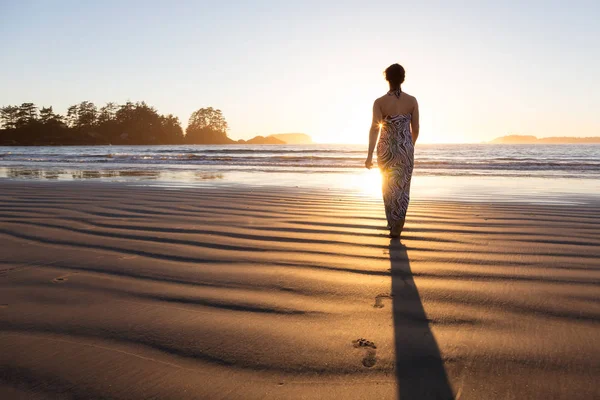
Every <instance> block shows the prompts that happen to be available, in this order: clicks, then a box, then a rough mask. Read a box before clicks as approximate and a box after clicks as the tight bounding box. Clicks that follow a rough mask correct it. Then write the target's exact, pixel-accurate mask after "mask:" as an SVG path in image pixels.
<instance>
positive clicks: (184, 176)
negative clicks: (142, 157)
mask: <svg viewBox="0 0 600 400" xmlns="http://www.w3.org/2000/svg"><path fill="white" fill-rule="evenodd" d="M2 177H6V178H10V179H36V180H46V179H47V180H87V179H93V180H97V179H100V180H102V179H104V180H108V181H111V180H119V178H125V179H133V180H135V181H138V180H139V181H144V180H165V181H169V180H173V179H174V178H178V179H177V180H184V181H190V182H194V181H207V180H217V179H224V178H225V176H224V174H222V173H212V172H203V171H176V172H173V171H150V170H129V169H124V170H111V169H99V170H81V169H71V170H64V169H44V168H24V167H13V168H0V178H2Z"/></svg>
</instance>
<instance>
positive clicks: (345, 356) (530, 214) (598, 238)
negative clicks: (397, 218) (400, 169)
mask: <svg viewBox="0 0 600 400" xmlns="http://www.w3.org/2000/svg"><path fill="white" fill-rule="evenodd" d="M0 188H1V190H0V243H1V249H2V251H1V252H0V397H1V398H3V399H20V398H22V399H56V398H86V399H96V398H114V399H150V398H157V399H202V398H206V399H219V398H222V399H296V398H298V399H300V398H302V399H322V398H340V399H366V398H377V399H394V398H400V399H413V398H423V399H437V398H456V399H574V398H577V399H594V398H598V397H600V384H599V383H598V380H597V377H598V376H600V342H599V339H600V333H599V332H600V290H598V288H599V285H600V263H599V261H598V260H599V258H600V202H598V201H597V199H592V200H590V201H586V202H580V203H578V204H577V205H572V204H562V203H561V204H533V203H524V202H518V201H513V202H494V201H490V200H489V199H488V200H478V199H471V201H458V200H451V199H445V200H443V199H426V198H419V197H418V196H417V197H416V198H413V201H412V203H411V205H410V208H409V213H408V218H407V223H406V228H405V232H404V233H403V236H402V238H401V240H400V241H394V240H391V239H389V238H388V237H387V231H386V229H385V217H384V213H383V205H382V204H381V200H380V199H378V198H377V197H374V196H371V197H369V196H364V195H361V194H359V193H355V192H352V191H348V190H338V189H330V190H328V189H325V188H314V189H310V190H307V189H306V188H295V187H293V186H292V187H276V186H263V187H258V186H256V187H254V186H253V187H250V186H247V187H244V186H235V185H231V186H228V185H223V186H220V187H219V186H215V187H181V188H174V187H152V186H148V185H130V184H126V183H115V182H101V183H100V182H95V181H93V180H85V181H82V182H59V181H54V182H49V181H38V180H21V181H19V180H1V181H0Z"/></svg>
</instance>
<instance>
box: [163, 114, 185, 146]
mask: <svg viewBox="0 0 600 400" xmlns="http://www.w3.org/2000/svg"><path fill="white" fill-rule="evenodd" d="M161 124H162V129H163V137H162V141H163V142H164V143H169V144H171V143H183V139H184V135H183V129H181V122H179V118H177V117H175V116H174V115H173V114H169V115H167V116H166V117H165V116H164V115H161Z"/></svg>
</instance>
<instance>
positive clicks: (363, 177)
mask: <svg viewBox="0 0 600 400" xmlns="http://www.w3.org/2000/svg"><path fill="white" fill-rule="evenodd" d="M349 185H350V186H351V187H352V188H353V189H357V190H358V191H359V192H360V193H362V194H364V195H365V196H369V197H374V198H379V197H381V173H380V171H379V168H377V167H374V168H372V169H370V170H364V171H363V172H361V173H359V174H356V175H354V176H352V178H351V179H350V180H349Z"/></svg>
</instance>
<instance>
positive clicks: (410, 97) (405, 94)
mask: <svg viewBox="0 0 600 400" xmlns="http://www.w3.org/2000/svg"><path fill="white" fill-rule="evenodd" d="M402 95H404V96H406V97H408V99H409V100H410V101H412V102H415V103H416V102H417V98H416V97H415V96H413V95H410V94H408V93H406V92H402Z"/></svg>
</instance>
